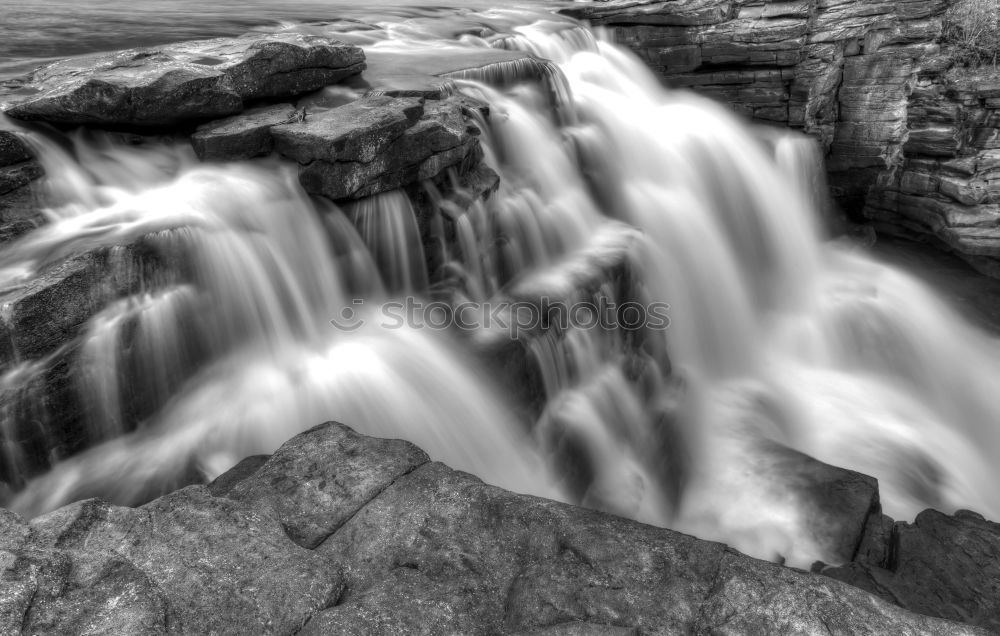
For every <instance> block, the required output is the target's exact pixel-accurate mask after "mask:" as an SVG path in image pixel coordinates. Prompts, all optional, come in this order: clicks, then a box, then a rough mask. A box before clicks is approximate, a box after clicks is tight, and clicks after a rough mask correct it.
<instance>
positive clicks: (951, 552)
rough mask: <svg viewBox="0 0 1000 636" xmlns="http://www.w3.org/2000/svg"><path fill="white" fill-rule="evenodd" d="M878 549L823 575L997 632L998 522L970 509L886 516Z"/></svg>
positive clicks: (999, 596) (912, 607)
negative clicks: (910, 517)
mask: <svg viewBox="0 0 1000 636" xmlns="http://www.w3.org/2000/svg"><path fill="white" fill-rule="evenodd" d="M871 545H872V546H874V547H879V548H880V549H879V550H877V551H875V552H872V553H868V554H859V555H858V558H857V559H856V560H855V561H854V562H853V563H848V564H846V565H843V566H841V567H837V568H825V569H823V570H822V572H823V574H825V575H827V576H830V577H832V578H835V579H838V580H841V581H845V582H847V583H850V584H851V585H855V586H857V587H860V588H861V589H864V590H867V591H869V592H871V593H872V594H875V595H877V596H880V597H881V598H884V599H886V600H887V601H889V602H891V603H895V604H897V605H899V606H901V607H905V608H906V609H908V610H910V611H913V612H917V613H919V614H925V615H927V616H937V617H941V618H947V619H950V620H955V621H962V622H965V623H969V624H972V625H978V626H980V627H984V628H986V629H989V630H992V631H1000V524H997V523H992V522H990V521H987V520H986V519H984V518H983V517H982V516H981V515H979V514H976V513H974V512H969V511H964V510H962V511H959V512H956V513H955V515H954V516H948V515H945V514H942V513H940V512H938V511H936V510H925V511H924V512H922V513H920V514H919V515H917V518H916V520H914V522H913V523H912V524H910V523H903V522H897V523H895V524H893V523H892V520H891V519H888V517H885V518H884V520H883V525H882V532H881V533H880V534H879V537H878V539H875V540H873V541H872V542H871Z"/></svg>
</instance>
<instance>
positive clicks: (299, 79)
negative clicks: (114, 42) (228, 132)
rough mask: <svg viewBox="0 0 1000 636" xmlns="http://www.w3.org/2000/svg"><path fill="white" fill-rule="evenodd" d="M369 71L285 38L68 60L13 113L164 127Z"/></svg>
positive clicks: (315, 45) (340, 55)
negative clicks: (363, 70)
mask: <svg viewBox="0 0 1000 636" xmlns="http://www.w3.org/2000/svg"><path fill="white" fill-rule="evenodd" d="M363 68H364V54H363V52H362V51H361V49H359V48H358V47H355V46H351V45H346V44H343V43H340V42H337V41H335V40H329V39H326V38H321V37H316V36H308V35H300V34H291V33H278V34H272V35H267V36H260V35H257V36H248V37H243V38H220V39H214V40H200V41H194V42H182V43H179V44H173V45H169V46H164V47H160V48H156V49H132V50H127V51H120V52H116V53H110V54H101V55H92V56H86V57H79V58H73V59H69V60H63V61H59V62H55V63H53V64H49V65H47V66H44V67H42V68H40V69H38V70H36V71H35V72H34V73H33V74H32V75H31V78H30V81H29V82H28V83H27V84H25V85H24V86H22V87H20V88H19V90H18V93H19V94H20V101H15V102H14V103H13V104H11V105H9V106H8V108H7V110H6V112H7V114H8V115H10V116H11V117H14V118H16V119H23V120H40V121H47V122H51V123H56V124H63V125H88V126H108V127H161V126H170V125H174V124H177V123H178V122H183V121H191V120H205V119H212V118H217V117H225V116H228V115H233V114H235V113H238V112H240V111H241V110H243V107H244V103H246V102H249V101H252V100H255V99H262V98H276V97H286V96H292V95H298V94H302V93H306V92H309V91H313V90H316V89H319V88H322V87H323V86H326V85H328V84H333V83H336V82H338V81H340V80H343V79H345V78H347V77H349V76H351V75H355V74H357V73H359V72H360V71H361V70H362V69H363Z"/></svg>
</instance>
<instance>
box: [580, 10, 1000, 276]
mask: <svg viewBox="0 0 1000 636" xmlns="http://www.w3.org/2000/svg"><path fill="white" fill-rule="evenodd" d="M948 5H949V3H948V2H947V1H946V0H905V1H903V2H887V1H880V0H875V1H872V2H859V1H857V0H740V1H737V2H729V0H693V1H686V0H682V1H679V0H667V1H662V0H639V1H636V0H610V1H607V2H595V3H590V4H584V5H581V6H579V7H573V8H572V9H567V10H566V11H567V12H568V13H570V14H572V15H574V16H576V17H579V18H583V19H587V20H590V21H591V22H593V23H595V24H600V25H605V26H607V27H609V28H610V29H611V30H612V32H613V34H614V36H615V38H616V39H617V40H618V41H619V42H621V43H623V44H625V45H626V46H628V47H630V48H631V49H632V50H633V51H635V52H636V53H637V54H638V55H639V56H640V57H641V58H642V59H643V60H645V62H646V63H647V64H648V65H649V66H650V68H652V69H653V70H654V71H655V72H657V73H658V74H659V75H660V76H661V77H663V79H664V80H665V82H666V83H667V84H669V85H670V86H674V87H681V88H689V89H692V90H694V91H697V92H699V93H702V94H704V95H706V96H708V97H711V98H713V99H716V100H719V101H721V102H723V103H725V104H728V105H729V106H731V107H732V108H733V109H734V110H735V111H737V112H739V113H743V114H745V115H747V116H748V117H751V118H753V119H755V120H757V121H760V122H765V123H769V124H776V125H781V126H789V127H792V128H796V129H799V130H802V131H804V132H805V133H807V134H809V135H812V136H813V137H815V138H816V139H817V140H818V141H819V142H820V144H821V145H822V148H823V150H824V152H825V155H826V162H827V169H828V172H829V176H830V185H831V189H832V191H833V193H834V195H835V197H836V198H837V199H838V201H839V202H840V203H841V205H842V206H843V207H844V208H845V210H846V211H847V212H849V213H850V214H851V215H852V216H854V217H855V218H856V219H858V220H860V219H866V220H867V221H869V222H871V223H872V224H873V225H874V226H875V227H876V229H877V230H879V231H881V232H887V233H891V234H894V235H899V236H904V237H907V238H912V239H918V240H924V241H929V242H932V243H934V244H935V245H938V246H939V247H943V248H945V249H947V250H950V251H954V252H955V253H956V254H958V255H959V256H960V257H962V258H963V259H964V260H966V261H967V262H969V263H970V264H972V265H973V266H974V267H976V268H977V269H979V270H980V271H982V272H984V273H986V274H989V275H991V276H997V277H1000V264H998V263H1000V261H998V258H1000V230H998V229H997V226H998V224H1000V221H998V218H1000V212H998V205H1000V171H998V167H997V165H998V154H997V153H998V152H1000V115H998V112H1000V75H998V74H997V72H996V70H995V69H993V68H992V67H983V68H980V69H965V68H958V67H957V65H956V62H955V59H956V56H955V55H953V53H952V51H951V50H950V48H949V45H948V42H947V41H946V40H945V39H944V38H943V15H944V13H945V10H946V9H947V7H948Z"/></svg>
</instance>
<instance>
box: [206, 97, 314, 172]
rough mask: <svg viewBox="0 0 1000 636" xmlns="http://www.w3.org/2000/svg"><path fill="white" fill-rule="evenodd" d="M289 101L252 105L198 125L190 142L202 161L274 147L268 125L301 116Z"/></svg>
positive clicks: (230, 158) (232, 157) (259, 152)
mask: <svg viewBox="0 0 1000 636" xmlns="http://www.w3.org/2000/svg"><path fill="white" fill-rule="evenodd" d="M302 116H303V113H301V112H299V111H298V110H297V109H296V108H295V107H294V106H292V105H291V104H277V105H274V106H262V107H260V108H251V109H249V110H246V111H244V112H242V113H240V114H239V115H233V116H232V117H227V118H225V119H220V120H218V121H213V122H211V123H208V124H204V125H202V126H199V127H198V130H197V131H195V133H194V134H193V135H191V146H192V147H193V148H194V151H195V153H196V154H197V155H198V158H199V159H201V160H202V161H239V160H242V159H250V158H252V157H259V156H262V155H267V154H270V152H271V151H272V150H274V140H273V139H272V137H271V128H272V127H274V126H277V125H280V124H287V123H290V122H293V121H296V120H298V119H301V118H302Z"/></svg>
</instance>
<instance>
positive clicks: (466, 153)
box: [272, 96, 481, 200]
mask: <svg viewBox="0 0 1000 636" xmlns="http://www.w3.org/2000/svg"><path fill="white" fill-rule="evenodd" d="M466 101H467V100H466V99H464V98H449V99H446V100H441V101H428V102H423V101H422V100H420V99H417V98H392V97H387V96H371V97H366V98H364V99H360V100H358V101H355V102H352V103H350V104H347V105H345V106H341V107H339V108H334V109H331V110H328V111H324V112H321V113H319V114H317V115H315V116H307V117H306V119H305V121H302V122H297V123H294V124H286V125H283V126H276V127H274V128H272V134H273V135H274V139H275V148H276V149H277V151H278V152H279V153H281V154H283V155H285V156H287V157H290V158H292V159H295V160H296V161H298V162H299V164H301V166H302V167H301V169H300V172H299V180H300V181H301V183H302V185H303V187H304V188H305V189H306V191H308V192H311V193H313V194H321V195H324V196H326V197H329V198H331V199H334V200H337V199H348V198H350V199H357V198H361V197H366V196H371V195H373V194H378V193H380V192H386V191H388V190H393V189H396V188H400V187H403V186H407V185H410V184H413V183H416V182H419V181H421V180H424V179H433V178H435V177H437V176H438V175H440V174H441V173H442V172H444V171H445V170H446V169H448V168H451V167H461V166H463V165H464V166H466V168H467V169H471V168H472V167H474V165H475V164H476V163H478V161H479V155H480V152H481V151H480V149H479V142H478V140H477V139H476V135H478V129H474V128H471V126H472V122H471V120H470V118H469V115H468V114H467V113H468V110H467V106H466ZM462 171H463V172H464V171H465V170H462Z"/></svg>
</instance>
